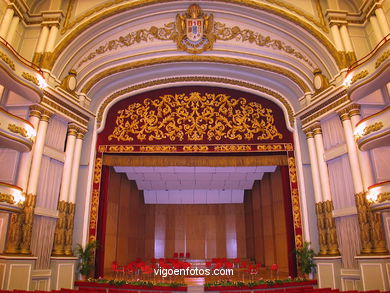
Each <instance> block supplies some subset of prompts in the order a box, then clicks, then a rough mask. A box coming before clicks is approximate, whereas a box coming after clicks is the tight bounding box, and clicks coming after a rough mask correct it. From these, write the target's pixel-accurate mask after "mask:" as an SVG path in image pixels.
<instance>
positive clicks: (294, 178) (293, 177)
mask: <svg viewBox="0 0 390 293" xmlns="http://www.w3.org/2000/svg"><path fill="white" fill-rule="evenodd" d="M288 170H289V173H290V181H291V183H296V182H297V168H296V166H295V158H293V157H290V158H288Z"/></svg>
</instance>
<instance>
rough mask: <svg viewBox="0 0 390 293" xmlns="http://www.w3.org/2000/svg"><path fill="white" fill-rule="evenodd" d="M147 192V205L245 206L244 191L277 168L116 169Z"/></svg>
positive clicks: (175, 167)
mask: <svg viewBox="0 0 390 293" xmlns="http://www.w3.org/2000/svg"><path fill="white" fill-rule="evenodd" d="M114 169H115V171H116V172H117V173H126V175H127V178H128V179H129V180H135V181H136V183H137V187H138V189H140V190H143V191H144V197H145V203H147V204H174V203H176V204H181V203H184V204H190V203H198V204H206V203H242V202H243V199H244V190H245V189H252V187H253V183H254V181H255V180H261V179H262V178H263V175H264V173H265V172H274V171H275V170H276V166H249V167H187V166H170V167H131V166H129V167H122V166H116V167H114Z"/></svg>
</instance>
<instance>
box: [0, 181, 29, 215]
mask: <svg viewBox="0 0 390 293" xmlns="http://www.w3.org/2000/svg"><path fill="white" fill-rule="evenodd" d="M24 201H25V196H24V195H23V191H22V189H21V188H20V187H18V186H15V185H12V184H8V183H4V182H0V210H5V211H20V209H21V207H22V205H23V203H24Z"/></svg>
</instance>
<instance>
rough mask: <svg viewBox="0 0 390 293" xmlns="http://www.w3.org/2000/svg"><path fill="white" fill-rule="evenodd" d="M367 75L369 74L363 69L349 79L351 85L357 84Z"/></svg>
mask: <svg viewBox="0 0 390 293" xmlns="http://www.w3.org/2000/svg"><path fill="white" fill-rule="evenodd" d="M368 73H369V72H368V70H367V69H365V70H363V71H360V72H359V73H357V74H354V75H353V76H352V79H351V85H352V84H354V83H355V82H357V81H358V80H359V79H362V78H365V77H366V76H367V75H368Z"/></svg>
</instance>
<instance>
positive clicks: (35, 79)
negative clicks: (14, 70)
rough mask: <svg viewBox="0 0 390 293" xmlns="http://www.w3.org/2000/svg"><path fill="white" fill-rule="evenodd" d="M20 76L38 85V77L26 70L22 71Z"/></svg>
mask: <svg viewBox="0 0 390 293" xmlns="http://www.w3.org/2000/svg"><path fill="white" fill-rule="evenodd" d="M22 77H23V78H24V79H26V80H28V81H31V82H32V83H33V84H35V85H37V86H39V81H38V78H36V77H35V76H34V75H32V74H30V73H28V72H23V73H22Z"/></svg>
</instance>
